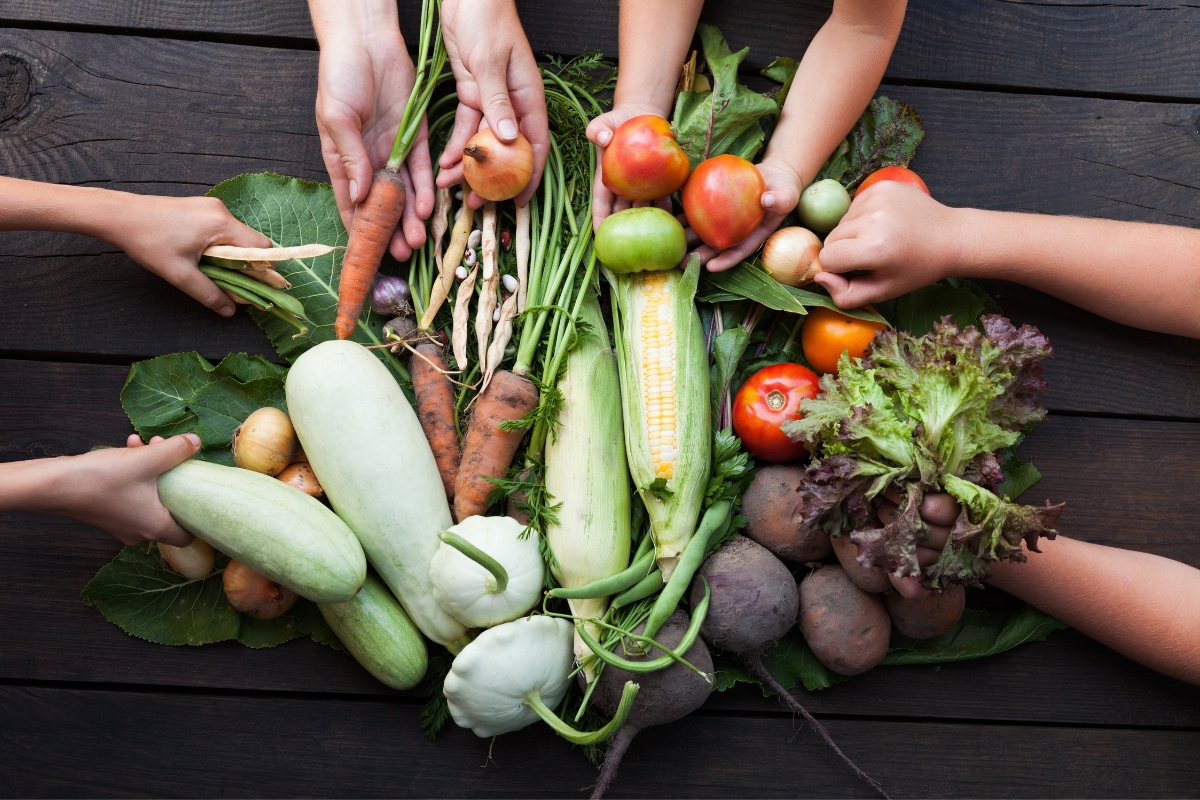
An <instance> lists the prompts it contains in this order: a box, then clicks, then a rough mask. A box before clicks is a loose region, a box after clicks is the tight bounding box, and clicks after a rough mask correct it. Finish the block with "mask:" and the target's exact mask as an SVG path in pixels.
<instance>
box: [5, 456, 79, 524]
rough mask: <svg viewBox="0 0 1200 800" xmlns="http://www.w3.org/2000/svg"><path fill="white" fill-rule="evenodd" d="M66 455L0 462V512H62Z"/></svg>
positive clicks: (66, 480)
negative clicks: (63, 456) (64, 456)
mask: <svg viewBox="0 0 1200 800" xmlns="http://www.w3.org/2000/svg"><path fill="white" fill-rule="evenodd" d="M70 461H71V459H70V458H38V459H33V460H30V461H13V462H10V463H7V464H0V511H41V512H45V513H63V512H64V509H65V508H66V506H67V505H68V502H67V498H66V493H65V492H64V489H65V488H66V487H67V486H68V485H69V483H70V480H69V473H70V472H71V464H70Z"/></svg>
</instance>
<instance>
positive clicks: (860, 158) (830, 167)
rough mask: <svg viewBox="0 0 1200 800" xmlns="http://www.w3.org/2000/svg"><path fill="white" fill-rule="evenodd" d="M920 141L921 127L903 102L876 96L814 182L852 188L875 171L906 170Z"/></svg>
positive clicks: (922, 127) (919, 121) (915, 113)
mask: <svg viewBox="0 0 1200 800" xmlns="http://www.w3.org/2000/svg"><path fill="white" fill-rule="evenodd" d="M923 138H925V128H924V126H923V125H922V124H921V117H920V116H919V115H918V114H917V112H916V111H914V110H913V109H912V108H911V107H910V106H907V105H905V104H904V103H899V102H897V101H895V100H890V99H888V98H886V97H876V98H875V99H874V100H872V101H871V102H870V104H869V105H868V106H867V110H866V111H864V112H863V115H862V116H861V117H859V119H858V122H857V123H856V124H855V126H854V129H853V130H851V131H850V134H849V135H848V136H847V137H846V138H845V139H843V140H842V142H841V144H839V145H838V146H837V148H836V149H835V150H834V151H833V154H832V155H831V156H830V157H829V160H828V161H826V162H825V166H823V167H822V168H821V171H820V172H819V173H817V178H816V179H817V180H824V179H825V178H833V179H835V180H837V181H840V182H841V184H842V185H843V186H845V187H846V188H847V189H854V187H856V186H858V184H860V183H862V181H863V179H864V178H866V177H867V176H868V175H870V174H871V173H872V172H875V171H876V170H879V169H883V168H884V167H892V166H900V167H907V166H908V163H909V162H910V161H912V158H913V156H914V155H915V154H916V152H917V145H919V144H920V143H921V139H923Z"/></svg>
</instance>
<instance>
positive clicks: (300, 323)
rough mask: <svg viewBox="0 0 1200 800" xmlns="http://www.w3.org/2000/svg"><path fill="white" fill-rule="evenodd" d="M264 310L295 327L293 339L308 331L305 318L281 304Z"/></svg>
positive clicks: (218, 283)
mask: <svg viewBox="0 0 1200 800" xmlns="http://www.w3.org/2000/svg"><path fill="white" fill-rule="evenodd" d="M217 285H218V286H220V285H221V284H220V282H217ZM264 310H265V311H266V312H267V313H268V314H272V315H274V316H276V317H279V318H280V319H281V320H283V321H284V322H286V323H287V324H288V325H291V326H292V327H293V328H295V329H296V333H295V334H293V335H292V338H293V339H299V338H300V337H301V336H303V335H304V334H306V333H308V326H307V325H305V324H304V320H302V319H299V318H297V317H296V316H295V315H294V314H289V313H288V312H286V311H284V310H283V309H281V308H280V307H279V306H276V305H269V306H267V307H266V309H264Z"/></svg>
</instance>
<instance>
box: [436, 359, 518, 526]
mask: <svg viewBox="0 0 1200 800" xmlns="http://www.w3.org/2000/svg"><path fill="white" fill-rule="evenodd" d="M537 403H538V390H537V387H536V386H534V384H533V381H531V380H529V379H528V378H522V377H520V376H518V375H515V374H513V373H511V372H509V371H508V370H501V371H499V372H497V373H496V374H495V376H494V377H493V378H492V382H491V383H490V384H489V385H488V388H487V391H486V392H484V393H483V394H481V395H479V399H478V400H476V402H475V410H474V412H472V414H471V423H470V425H469V426H468V427H467V436H466V440H465V442H464V443H463V455H462V463H461V464H460V465H459V468H458V475H457V476H456V478H455V480H454V513H455V517H456V518H457V519H466V518H467V517H473V516H475V515H476V514H482V513H484V512H485V511H487V507H488V495H489V494H491V491H492V488H493V487H492V484H491V482H490V481H488V478H503V477H504V475H505V473H506V472H507V471H508V467H509V465H511V464H512V460H513V456H514V455H515V454H516V452H517V446H518V445H520V443H521V438H522V437H523V436H524V435H525V430H524V429H523V428H518V429H517V430H504V429H503V428H501V427H500V426H501V425H502V424H503V423H505V422H515V421H516V420H519V419H521V418H522V417H524V416H525V415H526V414H528V413H529V412H530V411H532V410H533V409H534V407H536V406H537Z"/></svg>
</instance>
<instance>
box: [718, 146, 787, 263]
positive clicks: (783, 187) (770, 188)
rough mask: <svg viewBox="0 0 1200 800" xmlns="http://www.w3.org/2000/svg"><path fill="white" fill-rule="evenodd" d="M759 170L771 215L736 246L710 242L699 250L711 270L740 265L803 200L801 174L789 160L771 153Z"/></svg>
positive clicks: (766, 208)
mask: <svg viewBox="0 0 1200 800" xmlns="http://www.w3.org/2000/svg"><path fill="white" fill-rule="evenodd" d="M758 172H759V174H760V175H762V179H763V185H764V186H765V187H766V188H765V190H764V191H763V194H762V197H761V198H760V199H759V202H760V203H762V207H763V210H764V211H766V212H767V214H766V216H765V217H763V221H762V222H760V223H759V225H758V227H757V228H755V229H754V230H753V232H751V234H750V235H749V236H747V237H746V238H745V239H743V240H742V241H741V242H739V243H738V244H735V245H734V246H733V247H730V248H728V249H726V250H721V251H719V252H718V251H717V249H716V248H714V247H709V246H708V245H704V246H703V247H701V248H699V249H698V250H697V251H696V252H697V254H698V255H699V256H700V261H701V262H702V263H707V265H708V270H709V272H721V271H723V270H727V269H729V268H730V267H734V266H737V265H738V264H740V263H741V262H742V261H744V260H745V259H746V258H747V257H748V256H750V255H752V254H753V253H755V252H756V251H757V250H758V248H759V247H761V246H762V243H763V242H765V241H766V240H767V239H768V238H769V237H770V235H771V234H772V233H774V232H775V229H776V228H778V227H779V223H781V222H783V218H784V217H786V216H787V215H788V214H790V213H791V212H792V209H793V208H795V207H796V203H798V202H800V176H799V175H798V174H797V172H796V170H794V169H792V167H791V166H790V165H788V164H787V163H786V162H785V161H783V160H781V159H774V158H771V157H770V156H768V157H766V158H764V159H763V160H762V162H761V163H760V164H759V165H758Z"/></svg>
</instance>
